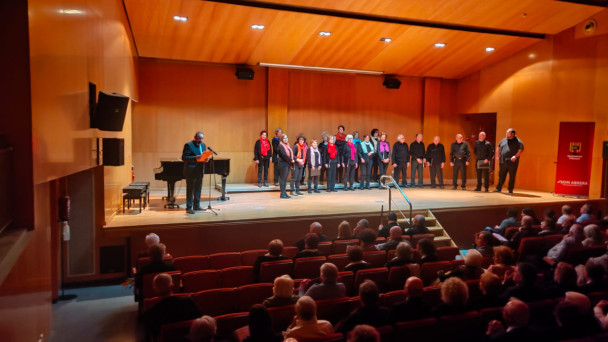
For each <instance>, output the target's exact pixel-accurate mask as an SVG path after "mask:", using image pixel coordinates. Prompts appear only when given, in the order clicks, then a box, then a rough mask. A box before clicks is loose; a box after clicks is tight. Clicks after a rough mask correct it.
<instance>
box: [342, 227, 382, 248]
mask: <svg viewBox="0 0 608 342" xmlns="http://www.w3.org/2000/svg"><path fill="white" fill-rule="evenodd" d="M358 239H359V246H361V248H362V249H363V251H364V252H371V251H377V249H376V232H375V231H374V230H373V229H370V228H365V229H363V230H362V231H361V233H360V234H359V237H358ZM351 247H352V246H348V247H347V248H346V251H347V252H348V249H349V248H351Z"/></svg>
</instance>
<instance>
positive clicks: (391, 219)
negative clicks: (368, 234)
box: [378, 213, 405, 238]
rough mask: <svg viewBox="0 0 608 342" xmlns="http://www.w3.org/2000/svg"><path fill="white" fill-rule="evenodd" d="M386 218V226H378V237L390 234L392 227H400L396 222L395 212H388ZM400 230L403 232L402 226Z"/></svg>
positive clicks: (385, 236)
mask: <svg viewBox="0 0 608 342" xmlns="http://www.w3.org/2000/svg"><path fill="white" fill-rule="evenodd" d="M386 219H387V221H388V222H387V224H386V226H384V225H382V224H381V225H380V226H379V227H378V237H384V238H388V237H389V235H390V231H391V228H393V227H400V228H401V226H400V225H399V223H398V222H397V214H395V213H388V216H387V218H386ZM401 231H402V232H403V233H405V230H404V229H403V228H401Z"/></svg>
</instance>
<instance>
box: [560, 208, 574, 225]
mask: <svg viewBox="0 0 608 342" xmlns="http://www.w3.org/2000/svg"><path fill="white" fill-rule="evenodd" d="M566 220H576V216H575V215H574V214H572V207H571V206H569V205H568V204H564V205H562V216H560V217H559V218H558V219H557V224H563V223H564V221H566Z"/></svg>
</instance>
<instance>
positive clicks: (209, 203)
mask: <svg viewBox="0 0 608 342" xmlns="http://www.w3.org/2000/svg"><path fill="white" fill-rule="evenodd" d="M212 152H213V151H212ZM214 153H215V152H214ZM214 153H213V154H214ZM213 154H211V159H210V160H209V163H210V169H211V172H209V198H208V199H209V202H208V205H207V208H205V209H203V211H210V212H212V213H214V214H215V215H216V216H217V212H216V210H220V209H213V208H211V177H212V175H215V163H214V162H213Z"/></svg>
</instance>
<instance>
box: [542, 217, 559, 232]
mask: <svg viewBox="0 0 608 342" xmlns="http://www.w3.org/2000/svg"><path fill="white" fill-rule="evenodd" d="M559 234H561V229H559V228H558V227H557V224H556V223H555V219H554V218H547V219H545V220H544V221H543V222H541V223H540V232H539V233H538V236H547V235H559Z"/></svg>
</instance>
